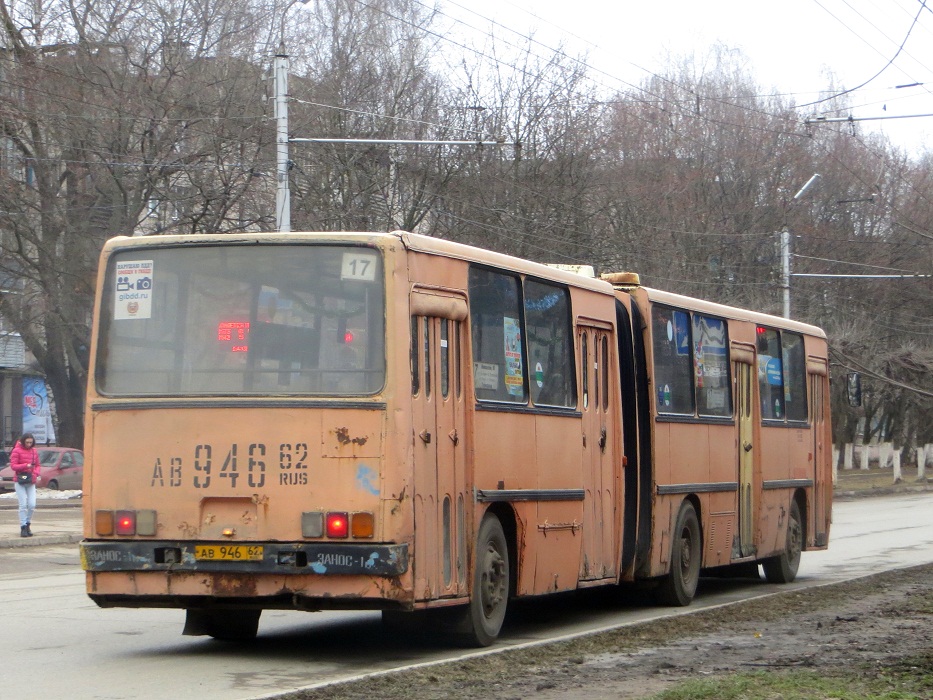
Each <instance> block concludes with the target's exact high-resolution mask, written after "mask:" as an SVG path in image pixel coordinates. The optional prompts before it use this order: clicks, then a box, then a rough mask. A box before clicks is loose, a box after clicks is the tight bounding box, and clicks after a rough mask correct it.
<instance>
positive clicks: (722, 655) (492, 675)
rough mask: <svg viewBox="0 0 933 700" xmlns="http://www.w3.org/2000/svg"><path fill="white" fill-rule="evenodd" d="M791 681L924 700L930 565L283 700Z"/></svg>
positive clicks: (577, 694)
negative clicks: (798, 674)
mask: <svg viewBox="0 0 933 700" xmlns="http://www.w3.org/2000/svg"><path fill="white" fill-rule="evenodd" d="M865 476H866V477H867V475H865ZM918 486H920V488H921V489H923V490H927V486H926V485H925V484H924V485H918ZM872 490H874V487H873V489H872ZM849 496H850V497H851V494H849ZM931 505H933V503H931ZM702 585H703V584H702V583H701V586H702ZM713 585H714V584H713ZM516 612H517V614H519V615H520V614H521V609H520V608H519V610H518V611H516ZM794 669H807V670H810V671H812V672H815V673H817V674H819V675H821V676H833V675H838V674H840V673H847V674H850V675H849V676H847V678H850V679H857V678H866V679H868V678H877V677H878V676H879V674H882V675H883V674H891V673H895V674H896V673H905V672H906V673H907V674H909V675H910V676H911V677H912V678H921V679H922V680H921V681H920V683H921V690H920V691H919V692H917V691H916V689H914V690H912V691H910V692H908V693H906V694H903V695H900V694H899V695H892V696H885V697H899V698H933V565H927V566H922V567H916V568H911V569H903V570H898V571H893V572H887V573H884V574H879V575H876V576H871V577H868V578H865V579H859V580H858V581H854V582H849V583H843V584H838V585H832V586H824V587H819V588H811V589H807V590H801V591H789V592H787V593H780V594H777V595H774V596H768V597H765V598H759V599H756V600H752V601H748V602H745V603H740V604H736V605H731V606H727V607H723V608H718V609H713V610H706V611H700V612H696V613H690V614H686V615H682V616H678V617H675V618H667V619H664V620H660V621H653V622H649V623H641V624H637V625H632V626H628V627H624V628H620V629H618V630H615V631H612V632H606V633H601V634H597V635H592V636H588V637H583V638H579V639H576V640H573V641H569V642H562V643H559V644H553V645H548V646H544V647H535V648H532V649H524V650H518V651H512V652H506V653H501V654H495V655H491V656H487V657H483V658H479V659H474V660H471V661H465V662H456V663H450V664H445V665H439V666H431V667H428V668H425V669H420V670H415V671H408V672H404V673H397V674H390V675H386V676H382V677H378V678H373V679H369V680H366V681H362V682H357V683H351V684H344V685H338V686H331V687H328V688H326V689H321V690H318V691H310V692H309V691H304V692H299V693H293V694H291V695H289V696H288V698H290V700H298V699H299V698H300V699H301V700H323V699H324V698H327V699H328V700H341V699H344V700H364V699H365V700H372V699H373V698H384V699H385V700H415V699H417V700H433V699H435V698H438V699H439V698H463V699H466V698H476V697H490V698H497V699H513V698H514V699H519V698H536V699H539V700H554V699H556V698H561V699H568V698H569V699H571V700H602V699H606V700H608V699H610V698H612V699H613V700H615V699H619V698H646V697H649V696H652V695H654V694H656V693H659V692H662V691H665V690H668V689H673V688H675V687H676V686H678V684H681V683H682V682H684V681H687V680H691V679H696V678H700V677H708V678H716V677H719V676H727V675H730V674H736V673H748V672H752V671H787V670H794ZM852 674H854V675H852ZM776 697H780V696H776ZM807 697H809V696H807ZM813 697H822V696H813ZM833 697H836V696H833ZM854 697H877V696H872V695H858V694H856V695H855V696H854Z"/></svg>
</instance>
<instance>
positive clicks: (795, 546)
mask: <svg viewBox="0 0 933 700" xmlns="http://www.w3.org/2000/svg"><path fill="white" fill-rule="evenodd" d="M802 551H803V518H801V517H800V507H799V506H798V505H797V501H791V504H790V516H789V517H788V519H787V540H786V542H785V544H784V551H783V552H781V554H780V555H778V556H776V557H771V558H770V559H765V560H764V561H763V562H761V567H762V568H763V569H764V571H765V578H766V579H768V583H790V582H791V581H793V580H794V579H795V578H797V569H799V568H800V553H801V552H802Z"/></svg>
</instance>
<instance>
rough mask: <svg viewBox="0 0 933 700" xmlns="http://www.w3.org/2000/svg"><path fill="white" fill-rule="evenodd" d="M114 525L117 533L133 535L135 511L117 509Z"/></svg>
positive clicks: (134, 532)
mask: <svg viewBox="0 0 933 700" xmlns="http://www.w3.org/2000/svg"><path fill="white" fill-rule="evenodd" d="M116 526H117V534H118V535H135V534H136V511H133V510H118V511H117V522H116Z"/></svg>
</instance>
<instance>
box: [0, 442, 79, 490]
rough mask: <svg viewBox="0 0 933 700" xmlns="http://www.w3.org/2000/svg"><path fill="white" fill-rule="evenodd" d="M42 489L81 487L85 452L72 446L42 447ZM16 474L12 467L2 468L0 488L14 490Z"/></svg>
mask: <svg viewBox="0 0 933 700" xmlns="http://www.w3.org/2000/svg"><path fill="white" fill-rule="evenodd" d="M38 449H39V468H40V481H39V483H38V484H36V485H37V486H38V487H39V488H40V489H42V488H45V489H62V490H71V489H80V488H81V479H82V478H83V476H84V453H83V452H82V451H81V450H76V449H73V448H71V447H40V448H38ZM15 478H16V474H15V473H14V472H13V468H12V467H9V466H8V467H6V468H5V469H2V470H0V490H2V491H12V490H13V480H14V479H15Z"/></svg>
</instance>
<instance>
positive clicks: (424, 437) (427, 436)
mask: <svg viewBox="0 0 933 700" xmlns="http://www.w3.org/2000/svg"><path fill="white" fill-rule="evenodd" d="M418 437H420V438H421V441H422V442H423V443H424V444H425V445H429V444H430V443H431V433H429V432H428V431H427V430H422V431H421V432H420V433H418Z"/></svg>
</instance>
